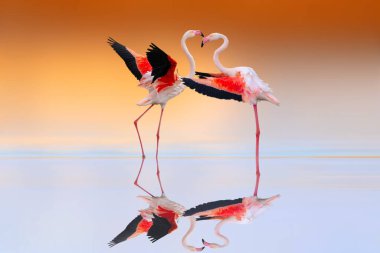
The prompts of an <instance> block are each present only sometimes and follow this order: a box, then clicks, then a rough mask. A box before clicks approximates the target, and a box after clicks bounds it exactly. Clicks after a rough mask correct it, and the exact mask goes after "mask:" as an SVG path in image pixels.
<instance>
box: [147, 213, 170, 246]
mask: <svg viewBox="0 0 380 253" xmlns="http://www.w3.org/2000/svg"><path fill="white" fill-rule="evenodd" d="M152 222H153V225H152V226H151V227H150V229H149V231H148V234H147V236H148V237H149V240H150V241H151V242H155V241H157V240H159V239H161V238H162V237H164V236H165V235H167V234H168V233H169V230H170V228H171V224H170V222H169V221H168V220H167V219H165V218H162V217H159V216H157V215H155V214H153V219H152Z"/></svg>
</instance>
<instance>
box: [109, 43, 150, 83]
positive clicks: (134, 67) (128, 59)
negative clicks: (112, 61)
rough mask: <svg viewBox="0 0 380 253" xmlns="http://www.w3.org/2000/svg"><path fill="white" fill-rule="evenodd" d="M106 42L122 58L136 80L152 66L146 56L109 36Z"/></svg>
mask: <svg viewBox="0 0 380 253" xmlns="http://www.w3.org/2000/svg"><path fill="white" fill-rule="evenodd" d="M108 44H110V46H111V47H112V48H113V49H114V50H115V52H116V53H117V54H118V55H119V56H120V57H121V58H122V59H123V60H124V62H125V64H126V65H127V67H128V69H129V70H130V71H131V73H132V74H133V75H134V76H135V77H136V78H137V80H140V79H141V78H142V76H143V75H144V74H145V73H146V72H148V71H151V69H152V67H151V66H150V64H149V62H148V59H147V58H146V57H143V56H141V55H138V54H136V53H135V52H133V51H132V50H130V49H128V48H126V47H125V46H124V45H122V44H120V43H119V42H117V41H116V40H114V39H113V38H111V37H110V38H108Z"/></svg>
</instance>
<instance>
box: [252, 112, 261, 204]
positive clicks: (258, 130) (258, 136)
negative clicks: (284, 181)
mask: <svg viewBox="0 0 380 253" xmlns="http://www.w3.org/2000/svg"><path fill="white" fill-rule="evenodd" d="M253 109H254V111H255V121H256V185H255V192H254V194H253V196H254V197H256V196H257V191H258V189H259V181H260V168H259V141H260V125H259V115H258V113H257V105H253Z"/></svg>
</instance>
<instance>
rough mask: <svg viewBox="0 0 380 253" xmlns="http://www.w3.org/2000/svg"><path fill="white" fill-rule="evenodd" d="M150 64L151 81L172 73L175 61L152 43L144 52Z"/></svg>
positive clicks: (175, 64)
mask: <svg viewBox="0 0 380 253" xmlns="http://www.w3.org/2000/svg"><path fill="white" fill-rule="evenodd" d="M146 56H147V58H148V61H149V63H150V65H152V76H153V81H152V82H154V81H156V80H157V79H158V78H160V77H163V76H165V75H167V74H174V70H175V67H176V66H177V62H176V61H175V60H173V59H172V58H171V57H170V56H169V55H167V54H166V53H165V52H164V51H162V50H161V49H160V48H159V47H157V46H156V45H155V44H154V43H152V44H150V47H149V48H148V51H147V53H146Z"/></svg>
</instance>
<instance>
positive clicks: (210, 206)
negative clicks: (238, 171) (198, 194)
mask: <svg viewBox="0 0 380 253" xmlns="http://www.w3.org/2000/svg"><path fill="white" fill-rule="evenodd" d="M242 202H243V198H238V199H226V200H217V201H212V202H208V203H204V204H200V205H197V206H196V207H193V208H190V209H188V210H186V211H185V212H184V214H183V216H191V215H194V214H196V213H199V212H205V211H209V210H213V209H215V208H219V207H225V206H230V205H235V204H240V203H242ZM202 217H206V216H200V217H199V218H200V219H199V220H202V219H205V218H202ZM210 219H211V218H210Z"/></svg>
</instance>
